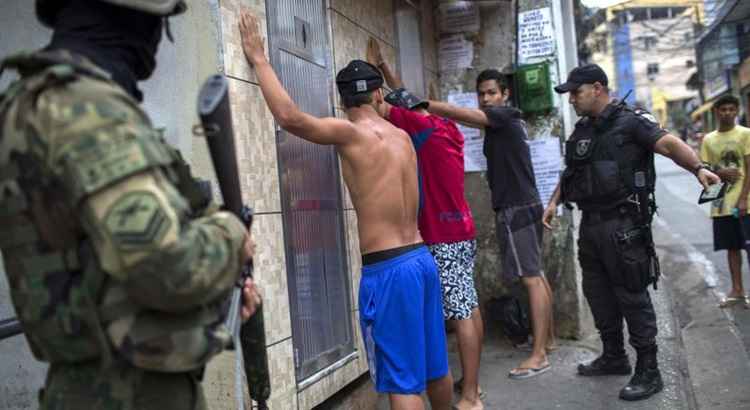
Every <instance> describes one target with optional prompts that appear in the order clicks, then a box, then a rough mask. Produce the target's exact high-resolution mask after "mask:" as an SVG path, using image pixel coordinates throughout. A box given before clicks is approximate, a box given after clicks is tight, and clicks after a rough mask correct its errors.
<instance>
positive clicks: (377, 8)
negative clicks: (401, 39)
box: [331, 0, 396, 46]
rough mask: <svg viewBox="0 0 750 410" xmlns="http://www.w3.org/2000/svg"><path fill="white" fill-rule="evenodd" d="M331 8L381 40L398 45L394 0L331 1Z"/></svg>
mask: <svg viewBox="0 0 750 410" xmlns="http://www.w3.org/2000/svg"><path fill="white" fill-rule="evenodd" d="M331 7H332V8H333V9H334V10H335V11H336V12H337V13H339V14H341V15H342V16H346V18H348V19H349V20H351V21H354V22H356V24H357V25H358V26H360V27H361V28H364V29H365V30H366V31H368V32H369V33H370V34H372V35H374V36H376V37H377V38H379V39H380V40H382V41H384V42H386V43H388V44H390V45H391V46H395V45H396V33H395V20H394V17H395V16H394V14H393V1H392V0H331Z"/></svg>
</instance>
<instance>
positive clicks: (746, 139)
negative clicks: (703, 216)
mask: <svg viewBox="0 0 750 410" xmlns="http://www.w3.org/2000/svg"><path fill="white" fill-rule="evenodd" d="M746 155H750V128H745V127H742V126H740V125H736V126H735V127H734V128H732V130H731V131H727V132H719V131H714V132H711V133H709V134H708V135H706V136H705V137H704V138H703V142H702V143H701V161H703V162H705V163H707V164H710V165H711V166H712V167H719V168H737V169H739V170H740V174H741V176H740V179H738V180H737V181H736V182H735V183H733V184H729V186H727V191H726V194H725V195H724V198H723V199H718V200H716V201H714V202H712V203H711V216H712V217H717V216H729V215H732V209H733V208H735V207H736V206H737V200H739V198H740V192H742V184H743V183H744V181H745V161H744V158H745V156H746ZM748 196H749V197H750V195H748ZM748 211H750V209H748ZM749 213H750V212H749Z"/></svg>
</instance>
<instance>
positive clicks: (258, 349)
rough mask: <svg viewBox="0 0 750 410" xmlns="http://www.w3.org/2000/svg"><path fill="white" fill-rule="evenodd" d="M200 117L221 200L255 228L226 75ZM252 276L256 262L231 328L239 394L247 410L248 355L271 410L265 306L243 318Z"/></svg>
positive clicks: (212, 81) (206, 91) (209, 87)
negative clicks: (241, 175) (243, 183)
mask: <svg viewBox="0 0 750 410" xmlns="http://www.w3.org/2000/svg"><path fill="white" fill-rule="evenodd" d="M198 115H199V116H200V119H201V126H202V128H203V133H204V134H205V136H206V141H207V143H208V149H209V151H210V153H211V161H212V162H213V165H214V170H215V171H216V178H217V180H218V181H219V188H220V189H221V196H222V197H223V198H224V209H226V210H227V211H229V212H232V213H233V214H235V215H236V216H237V217H238V218H240V219H241V220H242V222H243V223H245V225H246V226H247V228H248V229H250V225H251V224H252V215H253V214H252V210H251V209H250V208H248V207H247V206H245V205H243V203H242V191H241V190H240V179H239V172H238V171H237V157H236V154H235V152H236V151H235V146H234V130H233V129H232V111H231V109H230V105H229V83H228V82H227V79H226V78H225V77H224V76H223V75H213V76H211V77H209V78H208V79H207V80H206V81H205V83H204V84H203V86H202V87H201V91H200V94H199V95H198ZM248 277H249V278H252V277H253V265H252V261H249V262H248V263H247V265H245V266H244V267H243V270H242V275H240V277H239V278H238V279H237V282H236V284H235V287H234V289H233V290H232V296H231V298H230V302H229V310H228V314H227V318H226V322H225V324H226V325H227V327H228V329H229V330H230V331H231V333H232V346H231V347H230V348H232V349H234V350H235V351H236V357H237V361H236V363H235V364H236V366H235V373H236V375H235V393H236V394H237V401H238V403H237V404H238V407H239V408H240V409H244V400H243V395H242V380H241V376H240V369H241V368H242V362H243V356H244V368H245V376H246V377H247V381H248V388H249V391H250V397H252V398H253V400H255V401H256V402H257V403H258V409H259V410H262V409H267V408H268V406H267V404H266V401H267V400H268V397H269V396H270V395H271V382H270V379H269V373H268V356H267V353H266V333H265V326H264V324H263V305H261V306H259V307H258V310H257V311H256V312H255V314H254V315H253V316H252V317H251V318H250V319H249V320H248V321H247V323H245V324H244V325H243V324H242V321H241V319H240V309H241V306H242V287H243V285H244V282H245V278H248ZM238 346H239V348H238Z"/></svg>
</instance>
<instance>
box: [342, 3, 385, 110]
mask: <svg viewBox="0 0 750 410" xmlns="http://www.w3.org/2000/svg"><path fill="white" fill-rule="evenodd" d="M384 3H386V2H384ZM371 18H372V17H368V19H371ZM331 24H332V25H333V54H334V55H333V60H334V67H333V75H334V76H335V75H336V73H338V71H339V70H341V69H342V68H344V67H346V65H347V64H349V62H350V61H351V60H354V59H360V60H364V59H365V58H366V52H367V41H368V40H369V38H370V35H371V33H370V32H368V31H365V30H364V29H362V28H361V27H359V26H357V25H355V24H354V23H352V22H351V21H350V20H349V19H347V18H345V17H343V16H342V15H341V14H339V13H337V12H335V11H334V12H332V13H331ZM380 49H381V50H382V52H383V58H384V59H385V61H386V62H387V63H388V64H389V65H390V66H391V67H393V68H394V69H395V68H396V67H398V66H397V65H396V49H395V48H394V47H393V46H392V45H390V44H386V43H383V42H382V41H381V42H380ZM334 86H335V82H334ZM334 94H335V95H336V101H335V103H336V107H339V108H340V107H341V103H340V102H339V95H338V92H335V93H334Z"/></svg>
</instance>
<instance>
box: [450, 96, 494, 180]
mask: <svg viewBox="0 0 750 410" xmlns="http://www.w3.org/2000/svg"><path fill="white" fill-rule="evenodd" d="M448 102H449V103H451V104H453V105H456V106H459V107H464V108H477V95H476V94H474V93H455V94H448ZM458 129H459V130H460V131H461V133H462V134H463V135H464V172H477V171H486V170H487V158H485V156H484V152H483V151H482V146H483V144H484V138H482V133H481V132H480V131H479V129H477V128H471V127H465V126H463V125H461V124H458Z"/></svg>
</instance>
